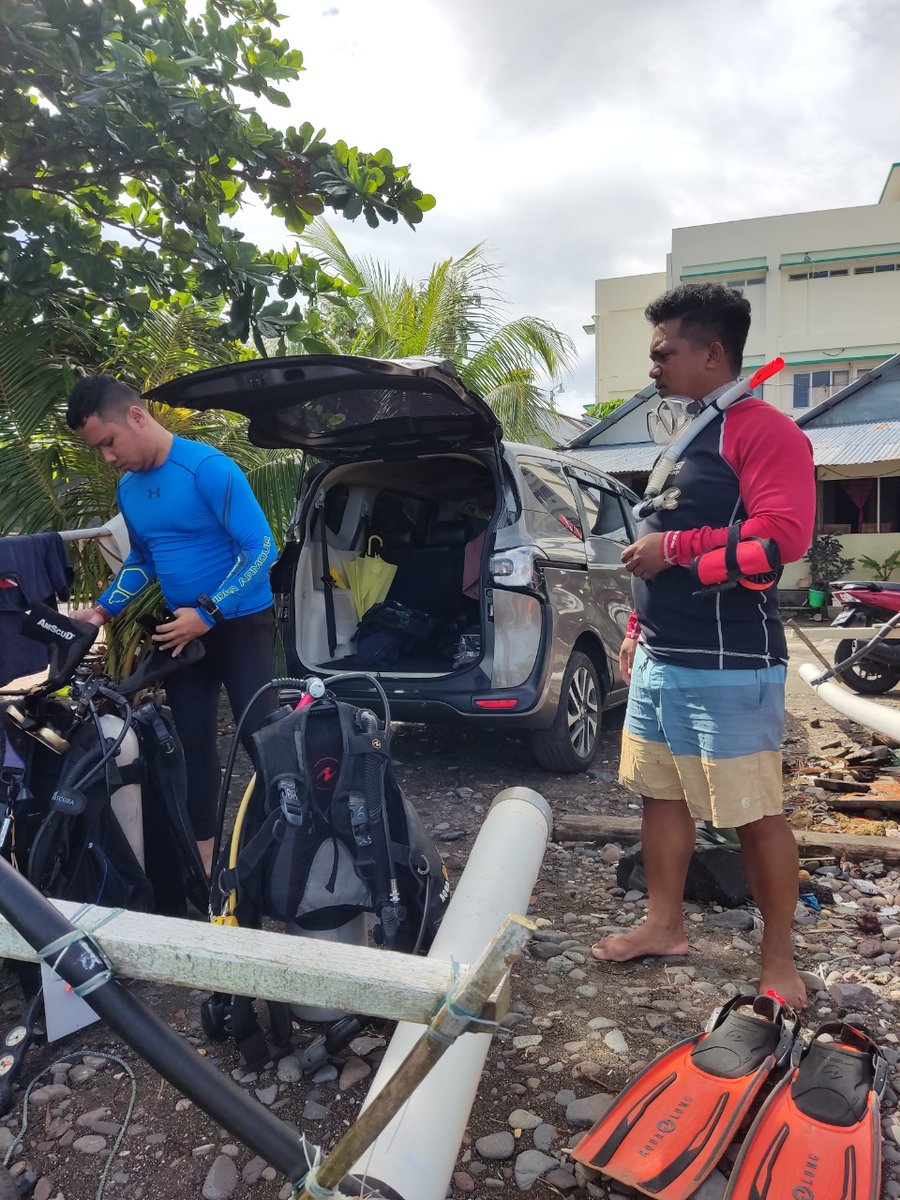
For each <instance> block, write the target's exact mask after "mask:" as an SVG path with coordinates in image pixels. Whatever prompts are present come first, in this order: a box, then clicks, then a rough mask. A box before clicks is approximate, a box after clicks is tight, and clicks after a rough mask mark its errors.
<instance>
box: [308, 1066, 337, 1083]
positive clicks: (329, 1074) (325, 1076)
mask: <svg viewBox="0 0 900 1200" xmlns="http://www.w3.org/2000/svg"><path fill="white" fill-rule="evenodd" d="M337 1077H338V1069H337V1067H336V1066H335V1065H334V1063H326V1064H325V1066H324V1067H319V1069H318V1071H316V1073H315V1075H313V1077H312V1081H313V1083H333V1082H334V1080H335V1079H337Z"/></svg>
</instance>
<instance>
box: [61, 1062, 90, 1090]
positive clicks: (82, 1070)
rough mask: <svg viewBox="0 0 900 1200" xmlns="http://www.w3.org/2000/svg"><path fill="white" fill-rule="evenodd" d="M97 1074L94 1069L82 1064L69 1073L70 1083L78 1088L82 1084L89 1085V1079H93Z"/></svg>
mask: <svg viewBox="0 0 900 1200" xmlns="http://www.w3.org/2000/svg"><path fill="white" fill-rule="evenodd" d="M96 1074H97V1072H96V1071H95V1070H94V1069H93V1068H92V1067H86V1066H85V1065H84V1064H83V1063H82V1064H79V1065H78V1066H75V1067H72V1069H71V1070H70V1071H69V1074H68V1079H69V1082H70V1083H73V1084H75V1086H76V1087H78V1086H80V1085H81V1084H82V1083H87V1081H88V1080H89V1079H93V1078H94V1076H95V1075H96Z"/></svg>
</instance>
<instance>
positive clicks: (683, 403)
mask: <svg viewBox="0 0 900 1200" xmlns="http://www.w3.org/2000/svg"><path fill="white" fill-rule="evenodd" d="M703 408H704V404H703V401H702V400H691V399H690V398H689V397H688V396H666V397H665V399H663V400H660V402H659V404H657V406H656V408H655V409H653V410H652V411H651V412H648V413H647V432H648V433H649V435H650V437H651V439H652V440H653V441H654V442H656V444H657V446H668V445H669V444H670V443H671V442H674V441H675V439H676V438H677V437H678V436H679V435H680V434H681V433H682V432H683V431H684V430H685V429H686V428H687V427H688V425H690V423H691V421H693V419H694V417H696V416H697V414H698V413H700V412H702V411H703Z"/></svg>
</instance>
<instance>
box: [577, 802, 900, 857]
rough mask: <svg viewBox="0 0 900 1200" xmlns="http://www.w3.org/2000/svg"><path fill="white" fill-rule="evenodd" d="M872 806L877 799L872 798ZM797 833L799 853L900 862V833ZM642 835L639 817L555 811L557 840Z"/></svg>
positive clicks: (627, 840) (618, 838) (631, 838)
mask: <svg viewBox="0 0 900 1200" xmlns="http://www.w3.org/2000/svg"><path fill="white" fill-rule="evenodd" d="M871 803H872V807H873V808H875V807H877V805H878V801H877V800H875V799H872V802H871ZM793 834H794V837H795V838H796V839H797V846H798V848H799V850H800V853H801V854H803V855H804V856H805V857H806V858H814V857H815V856H816V855H818V854H821V855H829V856H830V855H837V856H839V857H841V858H846V859H849V860H850V861H851V862H864V861H865V860H866V859H870V858H878V859H881V861H882V862H885V863H900V837H898V838H889V837H862V836H857V835H853V834H849V833H833V834H830V833H816V832H814V831H813V830H806V829H795V830H793ZM640 838H641V822H640V818H638V817H607V816H602V815H597V816H579V815H577V814H574V813H556V814H555V815H554V817H553V840H554V841H555V842H621V843H622V844H623V845H628V844H629V843H632V842H638V841H640Z"/></svg>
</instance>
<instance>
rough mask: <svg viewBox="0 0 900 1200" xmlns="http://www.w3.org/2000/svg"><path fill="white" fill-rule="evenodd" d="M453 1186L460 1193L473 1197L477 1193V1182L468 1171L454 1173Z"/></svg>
mask: <svg viewBox="0 0 900 1200" xmlns="http://www.w3.org/2000/svg"><path fill="white" fill-rule="evenodd" d="M453 1186H454V1187H455V1188H456V1190H457V1191H458V1192H463V1193H464V1194H466V1195H471V1194H472V1192H474V1191H475V1180H474V1179H473V1178H472V1176H471V1175H470V1174H469V1172H468V1171H454V1172H453Z"/></svg>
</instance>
